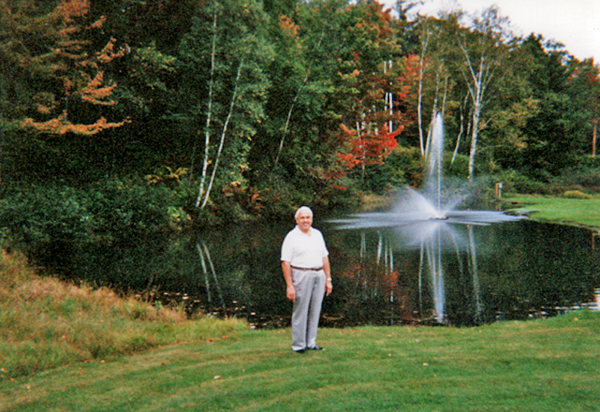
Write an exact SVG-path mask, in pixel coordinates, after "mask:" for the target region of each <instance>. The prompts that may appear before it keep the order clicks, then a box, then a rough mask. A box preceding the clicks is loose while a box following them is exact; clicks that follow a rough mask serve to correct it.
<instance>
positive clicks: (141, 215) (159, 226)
mask: <svg viewBox="0 0 600 412" xmlns="http://www.w3.org/2000/svg"><path fill="white" fill-rule="evenodd" d="M188 202H189V199H188V198H185V196H178V195H177V194H176V193H175V192H174V191H171V190H169V189H168V188H167V187H165V186H161V185H158V186H157V185H150V184H148V183H144V182H111V183H109V184H107V185H106V186H104V185H97V186H95V187H94V190H89V189H87V190H81V189H74V188H70V187H65V186H49V187H42V186H32V187H31V188H30V190H29V191H27V192H19V193H15V194H13V195H10V196H7V197H5V198H3V199H2V201H1V202H0V225H1V226H2V227H3V228H4V242H5V245H10V246H13V247H15V248H17V249H19V250H21V251H23V253H25V255H26V256H27V257H28V258H30V259H31V260H32V261H34V262H37V263H38V264H41V265H43V266H47V267H51V268H54V269H56V270H59V271H60V272H61V273H63V274H64V275H65V276H69V277H73V278H75V279H84V280H87V281H90V282H92V283H97V284H103V285H104V284H112V285H119V286H121V287H123V288H125V289H127V288H133V289H137V290H139V289H143V288H145V287H147V286H148V283H149V282H151V279H152V274H149V273H146V274H142V273H136V272H135V270H133V271H131V272H126V273H119V272H118V271H115V272H113V273H111V271H110V267H111V265H117V264H118V263H119V262H121V263H122V262H123V260H125V261H130V260H131V261H132V262H133V260H134V259H135V258H134V256H135V253H139V254H144V253H147V252H145V251H144V247H148V246H144V245H152V246H153V247H160V245H164V247H166V245H167V242H168V239H167V238H168V237H167V236H166V235H167V234H168V233H169V232H170V231H172V230H179V229H180V228H181V227H184V226H185V225H186V224H188V222H189V217H188V216H187V214H186V213H185V211H184V209H183V206H184V205H186V204H187V203H188ZM136 245H140V246H139V247H136ZM132 253H134V255H131V254H132ZM133 267H135V266H133Z"/></svg>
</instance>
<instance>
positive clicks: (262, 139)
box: [0, 0, 600, 233]
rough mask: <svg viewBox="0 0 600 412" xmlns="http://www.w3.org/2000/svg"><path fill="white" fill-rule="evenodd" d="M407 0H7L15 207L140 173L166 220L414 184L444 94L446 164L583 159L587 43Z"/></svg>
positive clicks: (492, 13) (285, 206)
mask: <svg viewBox="0 0 600 412" xmlns="http://www.w3.org/2000/svg"><path fill="white" fill-rule="evenodd" d="M413 6H414V4H413V2H410V1H405V0H399V1H398V2H397V3H396V5H395V7H394V8H393V10H392V9H386V8H384V7H383V6H382V5H381V4H379V3H377V2H376V1H359V2H356V3H355V2H349V1H346V0H317V1H310V2H303V1H293V0H264V1H260V0H149V1H148V0H144V1H142V0H121V1H116V0H60V1H59V0H52V1H40V0H0V139H1V143H2V145H1V148H0V173H1V181H0V186H1V187H0V188H1V189H2V192H3V199H4V200H3V201H4V206H3V207H4V209H5V210H13V212H14V211H15V210H17V209H18V208H17V206H16V205H25V204H28V205H32V204H38V203H39V206H40V207H41V208H42V209H48V206H47V203H45V202H46V201H49V202H51V203H52V202H54V203H56V202H58V203H60V204H61V205H62V206H61V207H60V208H59V209H60V210H62V212H61V213H67V212H65V210H63V209H68V210H71V209H70V207H71V206H69V204H70V203H69V202H71V203H72V204H78V205H81V207H82V210H83V211H85V210H87V211H89V210H90V208H91V206H90V205H89V204H88V203H93V202H94V199H96V198H102V199H105V200H106V199H117V198H118V199H121V197H120V193H121V192H122V191H129V193H130V194H131V193H135V194H140V196H141V193H145V195H144V196H147V201H148V202H150V203H151V200H152V199H155V203H154V206H153V207H155V208H156V209H157V210H158V209H160V210H162V211H163V215H162V216H163V217H161V218H160V219H163V220H162V222H163V223H164V224H165V225H166V226H171V227H182V226H184V225H186V224H190V222H195V223H197V224H205V223H211V222H223V221H239V220H247V219H252V218H254V217H256V216H264V217H267V218H268V217H276V216H285V215H287V214H289V211H290V210H291V209H293V208H294V207H295V206H298V205H300V204H311V205H315V206H316V207H317V208H322V209H327V208H332V207H334V206H336V205H340V204H348V203H351V202H353V201H354V200H355V199H357V197H358V196H359V195H360V194H362V193H370V192H376V193H385V192H386V191H390V190H393V189H394V188H397V187H401V186H406V185H411V186H419V185H420V184H421V181H422V179H423V169H424V159H425V157H426V155H427V152H428V150H429V145H430V138H431V135H430V132H431V123H432V119H433V118H434V116H435V115H436V114H437V113H440V114H441V115H442V116H443V118H444V124H445V136H446V140H445V145H446V146H445V150H446V157H445V168H446V169H447V171H448V173H450V174H454V175H457V176H461V177H463V178H465V179H470V180H472V181H475V180H476V179H478V178H482V177H484V176H487V177H490V176H492V178H493V179H498V180H501V181H504V182H505V184H512V185H513V187H514V188H515V189H516V190H520V191H528V190H532V191H536V190H537V191H539V190H544V188H547V187H548V185H549V184H551V183H552V182H553V181H555V179H560V178H561V177H562V178H566V177H569V178H570V179H574V176H578V177H580V178H581V179H585V178H587V179H588V180H589V179H590V173H589V170H590V168H596V169H597V166H598V165H597V163H595V162H594V158H595V154H596V134H597V127H598V119H599V118H600V117H599V112H600V108H599V102H600V85H599V84H598V79H599V73H600V72H599V70H600V68H599V67H598V66H597V65H596V64H595V63H594V61H593V60H592V59H587V60H583V61H580V60H578V59H577V58H575V57H573V56H571V55H570V54H569V52H568V51H567V50H566V49H565V48H564V47H563V46H562V45H561V44H560V43H557V42H555V41H549V40H546V39H544V38H543V37H542V36H541V35H539V34H535V33H532V34H530V35H528V36H525V37H519V36H514V35H512V34H511V30H510V25H509V21H508V19H507V18H505V17H503V16H502V14H501V10H499V9H498V8H496V7H492V8H489V9H487V10H485V11H483V12H482V13H481V14H480V15H476V16H471V15H468V14H466V13H464V12H462V11H457V12H452V13H450V12H447V13H441V14H440V15H439V16H438V17H427V16H420V15H416V16H415V17H414V18H413V17H411V18H409V17H408V16H409V15H410V10H411V9H412V7H413ZM586 176H587V177H586ZM593 176H595V179H596V180H594V181H593V182H591V183H590V184H591V185H596V186H598V185H599V184H598V181H600V178H598V173H596V174H593ZM571 183H573V184H583V183H582V182H581V181H573V182H571ZM48 193H52V194H53V195H52V198H51V199H48ZM148 193H150V194H151V195H150V194H148ZM135 194H131V196H134V197H135V196H136V195H135ZM106 201H107V202H108V200H106ZM36 202H38V203H36ZM132 203H136V204H137V202H132ZM140 203H141V204H143V202H141V199H140ZM20 207H24V206H20ZM128 207H129V206H127V205H123V208H124V209H123V213H124V214H125V215H127V216H130V219H134V217H132V216H135V214H136V213H137V212H136V211H134V210H128V209H127V208H128ZM145 207H150V206H145ZM15 208H17V209H15ZM18 210H20V209H18ZM83 211H82V212H81V213H83V214H84V215H85V212H83ZM14 213H16V212H14ZM30 213H34V211H33V210H32V211H30ZM77 213H80V212H77ZM4 215H5V216H8V215H10V213H9V214H7V213H5V214H4ZM84 215H81V216H80V215H79V214H78V215H77V216H78V219H79V220H81V219H84V217H85V216H84ZM11 216H12V215H11ZM90 219H92V220H94V219H97V216H96V215H94V216H92V217H90ZM2 220H3V221H4V222H5V225H8V226H10V227H11V228H12V229H11V230H12V232H13V233H16V232H17V230H16V228H15V226H14V225H15V224H14V223H6V222H7V221H8V219H7V218H4V219H2ZM84 221H85V219H84ZM23 225H26V223H25V222H23ZM19 230H21V231H22V230H23V229H22V228H21V229H19ZM28 230H29V229H28ZM40 230H41V229H40ZM44 230H46V229H44Z"/></svg>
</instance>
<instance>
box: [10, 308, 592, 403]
mask: <svg viewBox="0 0 600 412" xmlns="http://www.w3.org/2000/svg"><path fill="white" fill-rule="evenodd" d="M319 338H320V339H319V344H321V345H323V346H325V347H326V349H325V350H324V351H321V352H309V353H306V354H304V355H299V354H296V353H294V352H292V351H291V350H290V348H289V344H290V342H289V341H290V336H289V330H271V331H249V330H248V331H245V332H238V333H236V334H235V335H234V336H229V337H221V339H219V340H216V341H212V342H201V343H196V344H186V345H177V346H170V347H164V348H160V349H154V350H151V351H149V352H146V353H143V354H137V355H130V356H124V357H121V358H116V359H112V360H110V361H106V362H104V361H102V360H95V361H92V362H88V363H77V364H72V365H70V366H65V367H61V368H58V369H54V370H51V371H48V372H42V373H38V374H36V375H34V376H30V377H24V378H17V379H15V380H14V381H13V380H3V381H2V383H1V384H0V405H1V406H0V410H2V411H98V412H104V411H175V410H196V411H461V412H464V411H478V412H479V411H532V412H533V411H535V412H539V411H544V412H549V411H561V412H562V411H592V410H598V409H599V408H600V406H599V404H598V402H599V401H600V368H599V367H598V365H600V313H596V312H587V311H582V312H577V313H570V314H567V315H563V316H560V317H557V318H552V319H546V320H532V321H526V322H506V323H501V324H493V325H487V326H482V327H476V328H444V327H437V328H436V327H416V328H415V327H406V326H405V327H361V328H348V329H322V330H321V331H320V332H319Z"/></svg>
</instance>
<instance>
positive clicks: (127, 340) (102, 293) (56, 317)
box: [0, 251, 245, 380]
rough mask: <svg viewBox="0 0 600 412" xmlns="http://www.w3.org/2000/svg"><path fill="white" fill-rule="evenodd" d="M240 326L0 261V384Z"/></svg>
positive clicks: (13, 260)
mask: <svg viewBox="0 0 600 412" xmlns="http://www.w3.org/2000/svg"><path fill="white" fill-rule="evenodd" d="M244 327H245V325H244V324H243V323H242V322H238V321H233V320H230V321H218V320H216V319H210V318H203V319H197V320H194V321H190V320H187V319H186V316H185V314H184V313H183V312H182V311H181V310H177V309H172V308H160V307H155V306H151V305H149V304H147V303H145V302H143V301H140V300H139V299H134V298H133V297H131V298H126V299H123V298H120V297H118V296H117V295H116V294H115V293H113V292H112V291H110V290H109V289H106V288H102V289H92V288H90V287H87V286H85V285H84V286H81V287H79V286H75V285H72V284H68V283H65V282H61V281H59V280H57V279H55V278H52V277H40V276H37V275H36V274H34V273H33V271H32V270H31V269H30V268H28V266H27V264H26V262H25V260H24V259H23V258H22V257H21V256H20V255H9V254H7V253H6V252H4V251H2V253H1V255H0V368H1V369H0V378H1V380H5V379H11V378H15V377H19V376H25V375H31V374H34V373H36V372H40V371H46V370H48V369H52V368H54V367H57V366H60V365H65V364H80V363H81V362H89V361H94V360H105V359H110V358H112V357H114V356H118V355H122V354H130V353H135V352H139V351H143V350H147V349H150V348H153V347H158V346H163V345H170V344H176V343H182V342H200V341H205V340H207V339H214V338H219V337H221V336H223V335H227V334H231V333H232V332H234V331H235V330H239V329H241V328H244Z"/></svg>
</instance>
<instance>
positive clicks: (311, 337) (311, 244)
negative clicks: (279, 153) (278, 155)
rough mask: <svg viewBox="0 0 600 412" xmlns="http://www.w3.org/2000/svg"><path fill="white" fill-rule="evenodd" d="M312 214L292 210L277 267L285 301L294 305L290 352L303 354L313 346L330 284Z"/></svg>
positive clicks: (326, 258) (322, 244) (305, 209)
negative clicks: (292, 222) (290, 227)
mask: <svg viewBox="0 0 600 412" xmlns="http://www.w3.org/2000/svg"><path fill="white" fill-rule="evenodd" d="M312 222H313V213H312V210H310V208H308V207H307V206H302V207H301V208H299V209H298V210H297V211H296V223H297V225H296V227H295V228H294V229H293V230H291V231H290V232H289V233H288V234H287V235H286V237H285V239H284V240H283V245H282V247H281V268H282V270H283V277H284V278H285V283H286V285H287V292H286V293H287V298H288V299H289V300H291V301H293V302H294V309H293V312H292V349H293V350H294V351H295V352H296V353H304V351H305V350H307V349H313V350H321V349H323V348H321V347H319V346H317V344H316V339H317V327H318V326H319V317H320V314H321V303H322V302H323V296H324V295H325V294H327V296H329V294H330V293H331V290H332V289H333V285H332V282H331V272H330V267H329V252H328V251H327V247H326V246H325V240H324V239H323V235H322V234H321V232H320V231H319V230H317V229H315V228H313V227H312Z"/></svg>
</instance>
